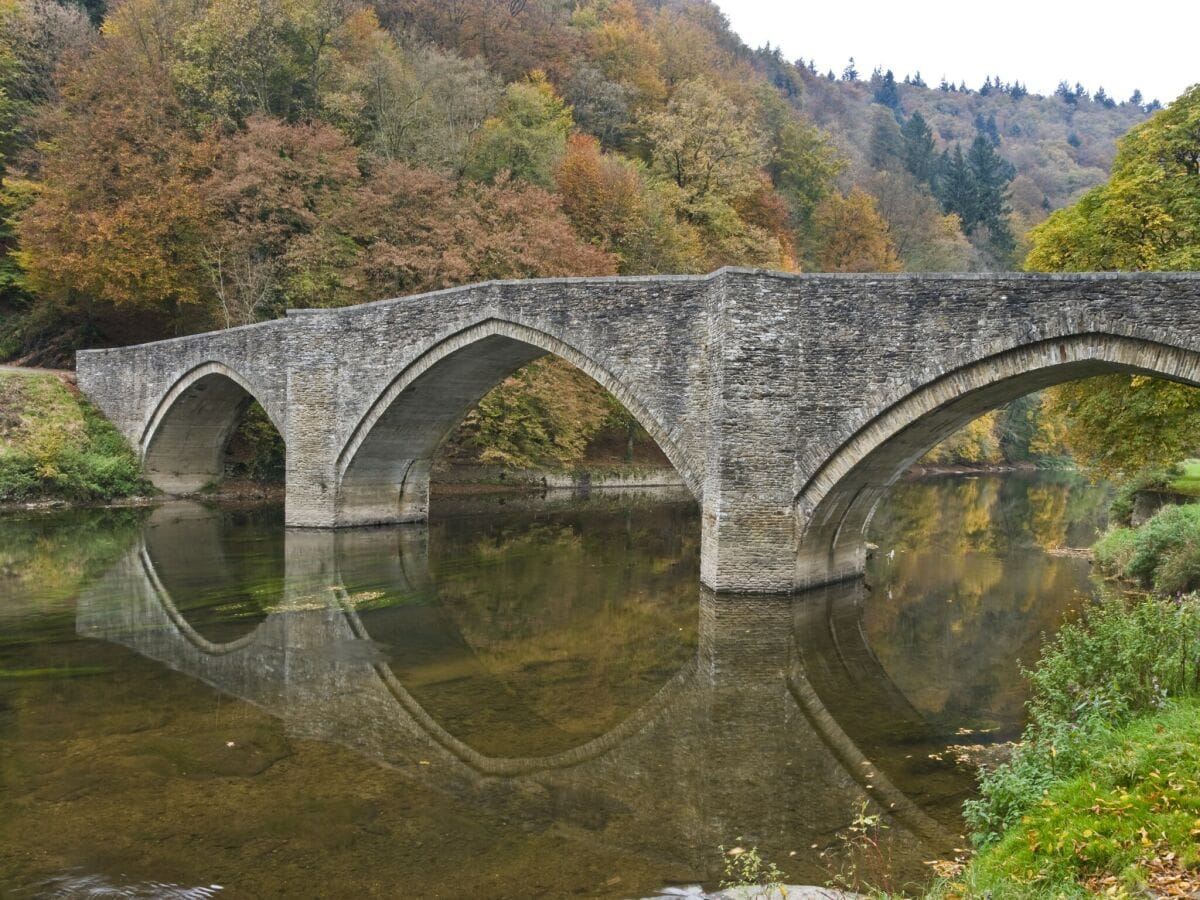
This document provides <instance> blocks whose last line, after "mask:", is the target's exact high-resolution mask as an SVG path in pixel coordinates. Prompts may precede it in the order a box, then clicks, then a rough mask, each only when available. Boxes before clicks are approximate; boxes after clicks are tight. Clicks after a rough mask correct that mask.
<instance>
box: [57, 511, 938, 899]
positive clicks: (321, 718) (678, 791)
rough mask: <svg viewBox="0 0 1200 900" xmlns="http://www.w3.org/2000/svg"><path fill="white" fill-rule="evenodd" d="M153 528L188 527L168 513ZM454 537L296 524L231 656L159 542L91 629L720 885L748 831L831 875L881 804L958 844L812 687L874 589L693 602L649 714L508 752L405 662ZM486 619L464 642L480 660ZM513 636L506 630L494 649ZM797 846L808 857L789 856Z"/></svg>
mask: <svg viewBox="0 0 1200 900" xmlns="http://www.w3.org/2000/svg"><path fill="white" fill-rule="evenodd" d="M155 515H156V516H158V515H159V514H158V513H156V514H155ZM152 518H153V517H152ZM177 521H178V517H177ZM154 526H155V527H157V528H159V529H169V528H171V527H173V526H172V525H171V523H170V522H168V521H166V520H165V519H163V518H160V519H159V520H158V521H156V522H154ZM163 537H164V532H162V531H160V532H159V534H158V535H157V536H156V537H155V538H154V540H162V538H163ZM443 539H446V538H445V536H444V535H442V536H439V534H438V532H437V529H436V528H435V529H433V531H432V532H431V531H430V530H427V529H424V528H401V529H389V530H386V531H382V530H381V531H370V532H345V531H343V532H337V533H334V532H316V531H287V532H286V533H285V535H284V553H283V565H284V568H285V577H284V578H283V580H282V590H281V592H280V595H279V596H278V598H277V601H276V602H275V603H274V604H273V605H271V606H270V607H269V608H268V610H267V614H266V616H265V618H264V619H263V620H262V621H261V623H260V624H258V625H257V627H256V628H255V629H254V630H253V632H251V633H250V634H249V635H246V636H244V637H243V638H240V639H239V640H238V642H237V646H232V647H230V646H225V647H220V648H216V649H214V648H213V647H212V646H208V645H206V644H205V643H204V642H202V641H197V640H196V639H195V635H193V634H191V633H189V630H188V629H187V628H185V627H182V626H181V625H180V623H179V621H178V617H177V616H175V615H172V614H171V611H170V610H171V606H172V604H173V601H172V598H171V597H170V595H169V589H168V588H167V585H169V584H170V583H171V581H172V578H171V576H170V574H169V573H167V572H164V571H162V569H163V568H164V567H165V566H167V565H170V562H169V560H170V559H171V557H170V556H168V555H162V554H158V555H157V556H155V555H153V554H150V553H147V552H145V550H146V543H147V540H148V538H144V539H143V541H142V543H141V545H140V546H138V547H135V548H134V549H133V550H132V551H131V552H130V553H129V554H127V555H126V556H125V557H124V558H123V559H122V560H120V561H119V562H118V563H117V564H116V565H115V566H114V567H113V569H112V570H111V571H110V572H109V573H108V575H107V576H106V577H105V578H104V579H102V580H101V581H100V582H99V583H98V584H96V585H95V587H94V588H93V589H92V590H91V591H90V592H89V594H88V596H86V597H85V598H83V600H82V601H81V603H80V606H79V615H78V621H77V628H78V631H79V633H80V634H82V635H85V636H88V637H92V638H96V639H103V640H107V641H111V642H115V643H118V644H122V645H124V646H126V647H129V648H130V649H132V650H134V651H135V652H137V653H139V654H142V655H144V656H147V657H149V658H152V659H155V660H158V661H159V662H161V663H163V664H164V665H166V666H169V667H170V668H172V669H174V670H176V671H178V672H181V673H184V674H186V675H188V676H191V677H193V678H197V679H199V680H201V681H203V682H205V683H206V684H208V685H211V686H212V687H213V688H215V689H217V690H218V691H220V692H222V693H224V694H227V695H229V696H232V697H237V698H241V699H244V700H247V701H249V702H252V703H255V704H258V705H259V706H262V707H263V708H265V709H267V710H268V711H269V712H270V713H272V714H273V715H275V716H276V717H278V718H279V719H280V720H282V721H283V722H284V723H285V724H286V728H287V731H288V733H289V735H291V736H292V737H294V738H304V739H312V740H320V741H327V742H334V743H338V744H341V745H343V746H346V747H349V748H351V749H353V750H354V751H355V752H356V753H358V754H360V755H362V756H363V757H365V758H367V759H370V760H373V761H375V762H378V763H382V764H385V765H388V766H392V767H396V768H398V769H400V770H401V771H404V772H411V773H412V776H413V777H414V778H418V777H419V778H420V779H422V782H423V783H425V784H430V783H432V784H433V785H435V786H436V787H438V788H439V789H441V790H443V791H445V792H446V793H447V795H453V796H455V797H459V798H461V797H464V796H466V797H469V798H473V799H472V802H478V803H479V804H481V805H483V806H485V807H486V808H488V809H489V810H491V811H493V812H498V813H500V814H502V815H505V816H509V817H512V818H514V819H516V820H518V821H528V820H537V821H547V820H548V821H553V822H558V823H564V824H567V825H570V826H571V827H573V828H582V829H585V830H586V832H588V833H590V834H594V835H595V836H596V837H597V839H602V840H604V841H610V842H614V843H618V844H620V845H623V846H636V847H637V848H638V849H639V850H640V851H641V852H645V853H649V854H653V855H656V856H659V857H661V858H663V859H668V860H672V861H675V862H677V863H678V864H679V865H680V866H683V867H685V868H686V869H687V870H688V871H691V872H697V873H707V875H708V877H718V876H719V875H720V872H719V870H714V871H710V870H712V869H713V865H714V860H713V852H712V851H713V848H715V847H717V846H719V845H721V844H722V843H725V844H728V842H729V841H730V840H732V839H733V838H734V837H736V836H739V835H741V836H744V837H745V839H746V840H747V841H753V842H754V843H755V844H757V845H758V846H760V847H761V848H763V849H764V851H769V852H771V853H772V856H773V857H778V858H784V859H787V860H788V867H789V872H794V877H796V878H805V879H807V880H820V879H821V878H822V877H823V874H824V871H823V869H822V866H823V865H824V864H823V863H819V862H818V860H817V859H816V853H815V851H813V852H809V849H808V848H810V847H811V845H813V844H816V845H817V846H818V847H820V848H827V847H830V846H832V845H833V844H834V843H835V841H834V835H835V833H836V832H837V831H838V830H840V829H842V828H844V827H845V826H846V825H847V824H848V823H849V822H850V821H851V819H852V818H853V815H854V813H855V812H857V811H858V810H859V808H860V807H861V806H862V804H864V803H865V804H867V805H869V806H871V807H873V808H878V809H879V810H881V811H883V812H886V813H888V814H890V815H891V817H892V826H891V828H890V829H889V830H888V832H887V840H888V841H889V842H891V843H892V844H893V845H894V846H895V847H896V848H897V851H896V856H897V858H898V859H901V858H902V859H911V860H919V859H921V858H922V857H924V858H928V854H930V853H937V852H942V851H945V850H946V849H948V848H949V847H950V846H952V845H953V841H952V839H951V838H950V837H949V836H948V835H947V834H946V831H945V829H944V828H943V827H942V826H941V825H939V824H938V822H937V821H936V820H935V819H933V818H931V817H929V816H928V815H927V814H926V813H925V812H924V811H922V809H921V808H920V806H919V805H918V804H916V803H914V802H913V801H912V800H910V799H908V797H907V795H906V794H905V793H904V790H903V786H902V785H900V784H899V783H897V782H894V781H893V780H892V779H891V778H890V777H889V775H888V773H886V772H884V771H883V770H882V769H880V768H879V767H877V766H875V765H874V764H873V763H872V762H871V761H870V760H869V759H868V756H867V755H866V754H865V753H864V752H863V750H862V749H861V748H860V747H859V746H858V745H857V744H856V743H855V741H854V738H852V737H851V733H852V732H851V731H850V730H847V729H843V728H842V727H841V726H840V725H839V724H838V721H839V718H840V711H839V718H835V716H834V715H833V714H832V713H831V711H830V710H829V709H828V708H827V706H826V705H825V702H824V701H823V700H822V697H821V692H820V691H819V690H817V687H815V686H814V685H817V686H823V685H827V684H828V683H829V678H827V677H823V676H822V677H813V675H812V672H813V670H812V669H811V666H813V665H816V663H814V662H813V660H814V659H815V657H814V655H813V653H812V652H811V649H810V644H811V641H810V638H809V632H810V631H811V630H812V627H813V618H812V617H813V616H814V615H817V613H818V612H819V610H820V609H821V608H822V604H823V603H826V602H828V601H830V598H833V597H834V594H835V590H841V591H849V592H853V591H861V589H862V588H861V586H858V585H854V584H849V585H842V586H840V587H839V588H838V589H833V588H830V589H826V590H825V591H823V592H821V594H820V596H819V597H818V596H801V597H798V598H795V599H789V598H779V597H754V596H745V595H739V596H737V597H728V596H718V595H715V594H712V593H710V592H703V593H701V595H700V596H699V603H698V607H697V606H695V605H693V606H692V607H691V609H692V611H693V612H692V615H693V616H694V623H695V624H694V628H695V635H696V637H695V643H694V646H693V648H692V650H691V652H690V653H689V655H688V657H687V659H686V660H684V661H683V662H682V663H681V664H680V665H678V666H677V667H676V668H675V671H674V672H673V673H672V674H671V675H670V676H669V677H668V678H665V679H663V680H662V682H660V683H659V684H657V685H656V686H655V689H654V691H653V692H651V693H650V694H649V696H648V697H646V698H644V699H642V698H641V697H640V695H639V703H638V704H637V706H636V708H632V709H627V710H626V712H625V714H624V715H623V716H622V717H621V719H620V720H619V721H618V722H615V723H613V724H612V725H609V726H606V727H605V729H604V730H603V731H602V732H601V733H599V734H596V735H594V736H590V737H588V738H587V739H586V740H583V741H580V742H577V743H574V744H573V745H571V746H568V747H566V748H561V747H555V746H553V745H551V746H549V747H548V748H547V750H546V752H541V753H533V752H530V753H525V754H520V755H518V754H513V755H496V754H488V753H484V752H481V751H480V750H479V749H478V747H477V746H474V745H472V744H468V743H467V742H466V741H464V740H462V738H461V737H460V736H459V735H458V734H456V733H455V732H454V730H453V729H452V728H449V727H447V723H446V722H444V721H442V720H440V719H439V718H438V717H437V715H435V712H434V710H433V709H432V708H431V707H430V706H427V705H425V704H424V703H422V702H421V698H420V697H419V696H418V695H417V692H416V691H415V690H414V688H413V687H412V686H411V685H410V684H409V683H408V682H407V681H406V680H405V678H404V677H403V672H404V667H403V666H402V665H399V666H398V665H397V655H398V653H402V652H403V650H404V647H405V646H406V645H405V644H404V643H403V640H402V638H403V634H402V633H403V631H404V630H405V628H409V627H415V623H416V622H417V619H416V618H411V617H410V618H405V617H404V616H403V615H398V614H396V613H395V611H396V610H397V609H400V610H403V609H404V608H405V603H404V602H400V601H402V600H403V599H405V598H406V599H407V600H409V601H410V606H411V607H412V608H418V607H419V605H420V603H421V601H422V598H427V597H428V596H429V594H430V592H431V591H432V590H433V588H434V587H435V585H436V583H437V581H438V578H439V577H442V578H444V577H445V575H444V574H441V575H440V576H439V568H440V567H441V566H442V565H443V564H444V563H443V562H438V561H436V560H438V559H439V556H438V553H436V552H435V553H432V554H431V552H430V550H431V547H436V544H437V541H438V540H443ZM431 559H433V560H435V561H434V562H433V563H432V564H431ZM693 590H694V589H693ZM380 592H382V593H384V594H385V595H386V596H387V597H388V598H390V599H393V600H397V598H399V600H398V601H397V602H395V603H392V604H391V605H389V606H385V607H382V611H383V612H384V613H388V614H389V615H398V618H396V619H395V620H392V619H389V618H388V617H387V616H386V615H385V616H384V617H382V618H378V617H377V615H376V614H377V613H379V612H380V609H379V608H377V607H375V606H373V604H374V603H375V602H377V600H378V598H377V597H376V596H375V595H376V594H377V593H380ZM693 596H694V595H693ZM389 611H390V612H389ZM448 615H449V614H448ZM377 618H378V621H377V622H376V621H375V620H376V619H377ZM481 621H484V619H483V618H477V619H476V620H475V622H476V627H477V629H478V630H477V631H475V633H474V634H473V636H472V637H471V639H470V640H469V641H466V640H465V639H464V642H465V643H466V644H467V645H468V646H469V647H471V648H472V649H473V650H474V651H476V652H480V653H482V652H483V651H484V650H486V643H487V639H486V638H485V637H484V635H485V634H486V629H485V628H484V627H483V626H482V625H479V624H478V623H479V622H481ZM497 622H498V623H499V625H500V626H503V625H505V623H508V624H509V625H511V619H508V618H505V617H500V618H499V619H498V620H497ZM376 624H379V625H381V626H387V627H381V628H376V627H375V626H376ZM389 629H390V630H389ZM859 634H860V636H861V632H860V633H859ZM505 637H506V634H505V632H504V630H503V627H501V628H500V633H499V635H497V636H496V637H494V640H496V641H499V642H501V643H502V642H503V640H504V639H505ZM856 640H858V639H857V638H855V637H854V634H853V632H851V633H848V634H847V635H845V636H843V637H842V639H841V645H840V646H841V647H842V650H843V653H842V656H843V658H844V659H848V660H849V659H865V660H867V661H866V662H863V663H862V664H861V665H860V667H859V670H858V673H859V676H860V680H861V682H862V683H863V684H867V683H869V682H870V681H871V679H872V678H873V677H875V676H876V675H878V673H877V672H875V671H874V670H872V669H871V668H870V664H869V658H868V657H867V656H864V651H863V648H862V647H861V646H858V645H857V644H855V641H856ZM881 690H882V693H881V694H878V695H870V694H869V693H864V696H868V698H869V697H871V696H877V701H878V704H879V706H880V709H878V710H877V714H876V719H878V720H884V719H888V720H890V721H895V719H896V716H895V712H894V710H895V705H894V700H895V698H894V696H893V695H892V694H890V693H888V689H886V688H883V689H881ZM581 696H586V694H584V695H581ZM889 717H890V719H889ZM791 850H799V851H802V852H801V853H799V854H798V855H797V856H796V857H793V858H789V857H787V853H788V852H789V851H791ZM906 874H907V877H917V876H919V874H920V872H919V871H915V872H909V873H906Z"/></svg>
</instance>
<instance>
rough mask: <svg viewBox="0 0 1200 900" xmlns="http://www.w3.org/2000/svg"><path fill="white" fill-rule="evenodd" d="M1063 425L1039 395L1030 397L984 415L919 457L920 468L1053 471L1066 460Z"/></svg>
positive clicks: (1056, 414) (1067, 460)
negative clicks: (1004, 467)
mask: <svg viewBox="0 0 1200 900" xmlns="http://www.w3.org/2000/svg"><path fill="white" fill-rule="evenodd" d="M1064 431H1065V423H1064V422H1063V420H1062V417H1061V415H1059V413H1058V412H1057V410H1053V409H1051V408H1050V407H1049V406H1048V404H1047V403H1046V402H1045V401H1044V395H1043V394H1030V395H1029V396H1026V397H1022V398H1020V399H1019V400H1014V401H1013V402H1012V403H1009V404H1007V405H1005V406H1002V407H1000V408H999V409H995V410H992V411H991V412H989V413H985V414H984V415H982V416H980V417H979V418H977V419H975V420H974V421H972V422H970V423H968V424H967V425H965V426H964V427H962V428H960V429H959V430H958V431H956V432H955V433H954V434H953V435H951V436H950V437H949V438H947V439H946V440H944V441H942V442H941V443H940V444H938V445H937V446H936V447H934V448H933V449H932V450H930V451H929V452H928V453H926V454H925V456H924V457H922V458H921V463H922V464H924V465H965V466H994V465H1000V464H1007V465H1020V464H1034V465H1037V466H1040V467H1047V468H1057V467H1060V466H1061V465H1062V464H1063V463H1064V461H1065V462H1069V459H1066V458H1067V456H1068V454H1067V449H1066V446H1065V444H1064Z"/></svg>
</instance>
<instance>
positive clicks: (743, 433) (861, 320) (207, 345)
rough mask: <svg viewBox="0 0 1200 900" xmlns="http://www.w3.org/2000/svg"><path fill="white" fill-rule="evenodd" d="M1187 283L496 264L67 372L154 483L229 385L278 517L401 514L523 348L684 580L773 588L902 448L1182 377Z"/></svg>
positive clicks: (191, 455)
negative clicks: (1080, 390) (624, 415)
mask: <svg viewBox="0 0 1200 900" xmlns="http://www.w3.org/2000/svg"><path fill="white" fill-rule="evenodd" d="M1198 301H1200V276H1196V275H1191V274H1174V275H1172V274H1137V275H1107V274H1106V275H1097V274H1083V275H1022V274H1011V275H781V274H777V273H769V272H760V271H743V270H729V269H726V270H722V271H720V272H717V273H714V274H713V275H710V276H706V277H678V276H675V277H649V278H599V279H548V280H539V281H525V282H495V283H487V284H481V285H473V286H470V287H466V288H460V289H454V290H449V291H442V292H438V293H434V294H427V295H422V296H418V297H407V298H400V299H396V300H386V301H382V302H380V303H374V304H367V305H364V306H358V307H351V308H347V309H339V310H312V311H298V312H292V313H290V314H289V316H288V318H287V319H285V320H281V321H277V322H270V323H265V324H264V325H260V326H252V327H249V328H243V329H234V330H231V331H227V332H220V333H216V334H209V335H196V336H193V337H190V338H180V339H178V340H175V341H165V342H161V343H158V344H149V345H144V346H141V347H130V348H125V349H120V350H106V351H99V352H86V353H81V354H80V356H79V377H80V385H81V387H82V388H83V389H84V390H85V391H86V392H87V393H88V395H89V396H91V397H92V398H93V399H94V400H95V401H96V403H97V404H98V405H99V406H100V408H101V409H102V410H103V411H104V412H105V413H106V414H108V415H109V416H110V417H111V418H113V420H114V421H115V422H116V423H117V425H118V427H119V428H120V429H121V430H122V432H123V433H124V434H126V435H127V436H128V437H129V439H130V440H131V441H132V442H133V443H134V445H135V446H136V447H137V448H138V451H139V452H140V453H141V454H142V457H143V459H144V460H145V461H146V464H147V470H148V471H149V472H150V474H151V476H152V477H154V478H155V479H156V481H158V482H159V483H160V484H162V485H163V486H165V487H168V488H174V489H190V487H194V486H198V483H197V482H199V483H202V479H203V478H205V477H214V476H215V475H216V474H218V473H219V469H218V471H217V472H214V471H212V470H213V467H214V466H218V465H219V458H220V457H219V451H220V449H221V446H222V444H223V441H224V440H225V437H226V436H227V433H228V425H229V423H231V422H232V421H233V420H234V419H235V418H236V413H237V411H238V409H239V408H240V407H239V406H238V404H239V403H244V402H248V401H247V398H248V397H249V396H251V395H252V396H253V397H255V398H257V399H259V400H260V401H261V402H262V403H263V406H264V407H265V408H266V409H267V411H268V413H269V414H270V415H271V417H272V418H273V419H274V421H275V422H276V423H277V424H279V425H280V428H281V431H282V432H283V434H284V437H285V440H286V442H287V445H288V462H287V469H288V495H287V503H288V510H287V518H288V522H289V524H292V525H302V526H316V527H326V526H336V525H355V524H367V523H380V522H398V521H411V520H415V519H420V518H422V517H423V516H424V514H425V512H426V509H427V505H428V470H429V460H430V458H431V457H432V455H433V453H434V451H435V450H436V448H437V445H438V444H439V443H440V442H441V440H442V439H443V438H444V436H445V435H446V433H447V432H448V431H449V430H450V429H451V428H453V427H454V426H455V425H456V424H457V423H458V422H459V421H461V419H462V417H463V416H464V415H465V414H466V412H467V411H468V410H469V409H470V408H471V406H472V405H473V404H474V403H475V402H476V401H477V400H478V398H479V397H480V396H482V394H483V393H484V392H486V391H487V390H488V389H489V388H490V387H492V386H493V385H494V384H496V383H497V382H498V381H499V380H500V379H502V378H503V377H504V376H505V375H507V374H508V373H509V372H511V371H512V370H514V369H515V368H517V367H519V366H520V365H522V364H524V363H525V362H527V361H528V360H530V359H533V358H535V357H536V356H538V355H541V354H542V353H554V354H557V355H559V356H561V357H563V358H565V359H567V360H568V361H570V362H572V363H574V364H575V365H577V366H578V367H580V368H581V369H582V370H583V371H585V372H587V373H588V374H589V375H591V376H592V377H593V378H595V379H596V380H597V381H598V382H599V383H600V384H602V385H603V386H604V387H605V388H607V389H608V390H610V391H612V392H613V393H614V394H615V395H616V396H617V397H618V398H619V399H620V400H621V401H622V402H623V403H624V404H625V405H626V407H627V408H628V409H629V410H630V411H631V412H632V413H633V414H634V415H635V416H636V417H637V418H638V419H639V420H640V421H641V422H642V424H643V425H644V426H645V427H646V428H647V430H648V431H649V432H650V434H651V435H652V436H653V437H654V438H655V440H657V441H658V443H659V444H660V446H661V447H662V448H663V450H664V452H665V453H666V454H667V456H668V458H670V460H671V461H672V463H673V464H674V465H675V467H676V468H677V469H678V470H679V472H680V475H681V476H682V478H683V480H684V481H685V482H686V483H687V485H688V486H689V487H690V488H691V490H692V491H693V493H694V494H695V495H696V496H697V497H698V498H699V499H700V501H701V503H702V506H703V553H702V578H703V580H704V582H705V583H706V584H708V585H710V586H711V587H714V588H717V589H719V590H739V591H782V590H790V589H793V588H796V587H803V586H808V585H814V584H819V583H824V582H828V581H831V580H835V579H837V578H841V577H845V576H847V575H852V574H855V573H857V572H861V570H862V564H863V538H862V533H863V529H864V528H865V526H866V523H867V522H868V521H869V518H870V514H871V511H872V510H873V508H874V505H875V503H876V502H877V500H878V498H879V496H880V495H881V494H882V492H883V490H884V489H885V488H886V486H887V485H888V484H890V483H891V482H892V481H893V480H894V479H895V478H897V477H898V476H899V475H900V474H901V473H902V472H903V471H904V469H905V468H906V467H907V466H908V464H909V463H910V462H911V461H912V460H913V459H915V458H916V456H918V455H919V454H920V453H921V452H923V451H924V450H925V449H927V448H928V447H929V446H931V445H932V444H933V443H936V441H937V440H940V439H941V438H942V437H944V436H945V435H947V434H949V433H950V432H951V431H953V430H954V429H955V428H957V427H959V426H961V425H962V424H965V423H966V422H967V421H969V420H970V419H971V418H973V417H974V416H976V415H978V414H980V413H982V412H985V411H986V410H988V409H991V408H993V407H994V406H996V405H998V404H1000V403H1004V402H1007V401H1008V400H1011V399H1014V398H1016V397H1019V396H1021V395H1023V394H1025V393H1028V392H1029V391H1032V390H1037V389H1040V388H1042V387H1045V386H1047V385H1049V384H1054V383H1057V382H1061V381H1064V380H1068V379H1071V378H1076V377H1080V376H1083V375H1089V374H1095V373H1098V372H1105V371H1142V372H1148V373H1154V374H1159V375H1164V376H1166V377H1171V378H1175V379H1178V380H1181V381H1187V382H1192V383H1200V303H1198Z"/></svg>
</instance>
